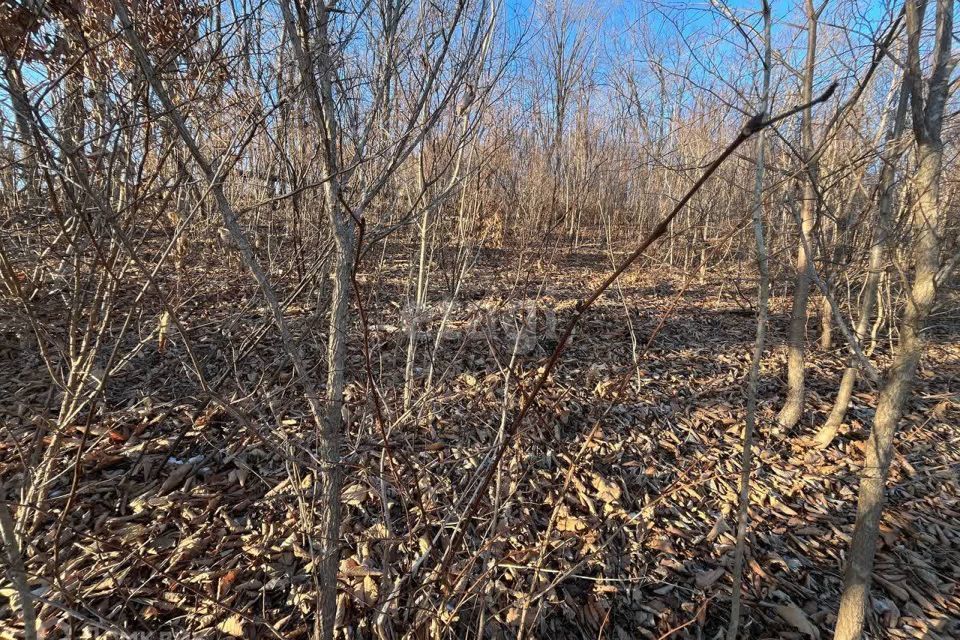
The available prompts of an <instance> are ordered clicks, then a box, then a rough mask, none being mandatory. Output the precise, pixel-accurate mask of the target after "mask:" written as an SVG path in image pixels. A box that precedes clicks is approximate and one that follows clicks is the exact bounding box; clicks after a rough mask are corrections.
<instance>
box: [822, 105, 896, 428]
mask: <svg viewBox="0 0 960 640" xmlns="http://www.w3.org/2000/svg"><path fill="white" fill-rule="evenodd" d="M909 98H910V92H909V90H908V89H907V88H906V87H905V86H901V88H900V96H899V98H898V100H897V110H896V115H895V116H894V122H893V126H892V127H891V128H890V130H889V131H888V132H887V156H886V158H884V165H883V168H882V169H881V176H880V202H879V203H878V205H877V222H876V225H875V226H874V228H873V234H872V238H871V241H870V258H869V260H868V264H867V279H866V282H864V285H863V299H862V300H861V301H860V315H859V317H858V318H857V328H856V335H857V340H859V341H860V343H861V345H862V344H863V341H864V340H865V339H866V337H867V334H868V331H869V329H870V322H871V320H872V319H873V311H874V308H875V307H876V304H877V291H878V289H879V285H880V276H881V275H882V272H883V261H884V258H885V257H886V251H887V241H888V240H887V234H888V232H889V229H890V225H891V221H892V218H893V203H894V198H893V194H894V180H895V178H896V173H897V172H896V165H897V161H898V160H899V158H900V154H901V152H902V145H900V144H899V142H898V141H899V140H900V136H901V135H902V134H903V128H904V123H905V121H906V113H907V105H908V103H909ZM857 377H858V376H857V367H856V364H855V361H854V359H853V358H851V359H850V362H849V364H848V365H847V368H846V370H845V371H844V372H843V379H842V380H841V381H840V388H839V390H838V391H837V398H836V400H835V401H834V403H833V408H832V409H831V411H830V416H829V417H828V418H827V421H826V423H825V424H824V425H823V427H821V428H820V431H819V432H818V433H817V435H816V437H815V438H814V443H815V444H816V445H817V446H819V447H828V446H830V443H831V442H833V439H834V438H835V437H836V435H837V430H838V429H839V428H840V425H841V424H843V420H844V418H846V415H847V409H848V408H849V407H850V399H851V398H852V397H853V389H854V387H855V386H856V384H857Z"/></svg>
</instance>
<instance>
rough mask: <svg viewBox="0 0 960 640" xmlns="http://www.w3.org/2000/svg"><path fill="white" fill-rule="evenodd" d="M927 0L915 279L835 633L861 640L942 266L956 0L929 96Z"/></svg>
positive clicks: (910, 38) (883, 399) (911, 66)
mask: <svg viewBox="0 0 960 640" xmlns="http://www.w3.org/2000/svg"><path fill="white" fill-rule="evenodd" d="M924 7H925V0H921V2H919V3H916V2H914V0H907V4H906V18H907V49H908V51H907V70H906V78H907V81H908V84H909V88H910V104H911V108H912V113H913V132H914V137H915V138H916V140H917V159H918V168H917V172H916V175H915V178H914V189H915V193H916V205H915V207H914V211H913V220H912V231H913V247H914V248H913V262H914V277H913V285H912V286H911V288H910V292H909V293H908V295H907V299H906V309H905V311H904V316H903V321H902V323H901V326H900V343H899V345H898V348H897V354H896V356H895V357H894V361H893V364H892V365H891V366H890V370H889V371H888V373H887V377H886V380H885V382H884V385H883V388H882V390H881V392H880V399H879V401H878V403H877V413H876V417H875V418H874V423H873V429H872V430H871V432H870V437H869V439H868V440H867V450H866V456H865V460H864V467H863V471H862V472H861V479H860V495H859V498H858V502H857V519H856V523H855V525H854V530H853V539H852V540H851V542H850V554H849V557H848V559H847V570H846V575H845V578H844V589H843V594H842V596H841V598H840V610H839V613H838V615H837V626H836V629H835V631H834V639H835V640H856V639H858V638H860V636H861V634H862V633H863V627H864V620H865V618H866V612H867V608H868V606H869V602H870V579H871V577H872V573H873V560H874V554H875V552H876V544H877V536H878V534H879V529H880V516H881V513H882V511H883V502H884V497H885V495H884V494H885V484H886V480H887V474H888V473H889V470H890V461H891V459H892V457H893V438H894V435H895V434H896V430H897V424H898V423H899V421H900V417H901V415H902V414H903V406H904V403H905V401H906V398H907V395H908V393H909V392H910V388H911V385H912V384H913V380H914V377H915V374H916V370H917V364H918V363H919V361H920V356H921V355H922V353H923V349H924V337H923V334H922V332H923V329H924V325H925V323H926V320H927V317H928V316H929V315H930V311H931V309H932V308H933V305H934V302H935V301H936V293H937V274H938V272H939V271H940V232H941V229H940V228H941V226H942V225H941V211H940V207H939V195H940V176H941V168H942V164H943V142H942V141H941V138H940V132H941V130H942V128H943V112H944V106H945V105H946V102H947V97H948V95H949V91H950V75H951V72H952V70H953V66H954V64H955V63H952V62H951V60H950V49H951V44H952V39H953V0H937V16H936V36H935V39H936V41H935V43H934V47H933V54H932V58H933V64H932V65H931V72H930V78H929V81H928V85H929V93H928V95H927V97H926V99H924V95H923V81H922V75H921V65H920V36H921V30H922V25H923V13H924Z"/></svg>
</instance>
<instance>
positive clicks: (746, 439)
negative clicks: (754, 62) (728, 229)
mask: <svg viewBox="0 0 960 640" xmlns="http://www.w3.org/2000/svg"><path fill="white" fill-rule="evenodd" d="M762 1H763V37H764V45H765V46H764V54H763V94H762V98H761V103H760V112H761V113H766V112H767V111H768V110H769V108H770V65H771V56H772V42H771V37H770V31H771V25H770V22H771V20H770V5H769V3H768V2H767V0H762ZM765 142H766V132H765V131H761V132H760V133H759V134H758V135H757V171H756V177H755V182H754V191H753V198H754V200H753V236H754V242H755V244H756V251H757V272H758V274H759V276H760V285H759V292H758V300H757V335H756V339H755V341H754V345H753V356H752V358H751V360H750V377H749V380H748V382H747V417H746V429H745V430H744V432H743V454H742V456H741V459H740V504H739V509H738V513H737V542H736V546H735V548H734V553H733V592H732V594H731V599H730V624H729V625H728V627H727V640H736V638H737V633H738V631H739V628H740V592H741V589H742V584H743V556H744V548H745V546H746V538H747V528H748V526H749V524H750V470H751V467H752V466H753V434H754V431H755V430H756V421H757V384H758V380H759V378H760V361H761V360H762V359H763V346H764V342H765V341H766V337H767V306H768V305H767V302H768V300H769V298H770V269H769V266H768V262H767V247H766V242H765V234H764V231H763V174H764V160H765V159H764V144H765Z"/></svg>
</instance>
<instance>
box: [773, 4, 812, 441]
mask: <svg viewBox="0 0 960 640" xmlns="http://www.w3.org/2000/svg"><path fill="white" fill-rule="evenodd" d="M821 9H822V6H821ZM806 11H807V64H806V72H805V74H804V79H803V90H802V92H801V98H800V101H801V102H803V103H809V102H810V100H811V98H812V96H813V73H814V70H815V68H816V56H817V22H818V20H819V15H820V12H819V10H816V9H814V6H813V0H807V2H806ZM800 126H801V133H800V137H801V151H802V153H803V157H804V162H806V163H807V167H806V169H807V170H806V176H805V179H804V182H803V208H802V210H801V220H802V223H801V225H800V233H801V235H802V236H803V237H802V238H801V239H800V246H799V247H798V249H797V267H796V269H797V280H796V285H795V287H794V290H793V308H792V311H791V313H790V330H789V335H788V338H787V398H786V401H785V402H784V404H783V407H782V408H781V409H780V414H779V415H778V416H777V420H778V421H779V423H780V425H781V426H783V427H785V428H788V429H789V428H790V427H793V426H794V425H796V424H797V423H798V422H799V421H800V417H801V416H802V415H803V402H804V391H805V381H804V370H803V368H804V350H805V343H806V334H807V303H808V301H809V298H810V284H811V282H810V270H809V268H808V265H809V263H810V262H811V261H812V260H813V259H814V256H813V255H812V253H813V252H814V247H815V244H814V242H813V239H812V235H813V229H814V227H815V226H816V222H817V190H816V186H815V184H814V180H816V174H817V163H816V161H815V160H813V159H812V158H811V155H812V151H813V108H812V107H809V108H807V109H805V110H804V112H803V122H802V123H801V125H800ZM807 247H809V248H810V253H811V255H808V254H807V250H806V249H807Z"/></svg>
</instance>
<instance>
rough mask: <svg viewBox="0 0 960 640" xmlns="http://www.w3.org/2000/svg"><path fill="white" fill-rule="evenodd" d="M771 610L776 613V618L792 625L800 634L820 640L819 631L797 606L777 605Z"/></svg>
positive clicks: (791, 604) (790, 604)
mask: <svg viewBox="0 0 960 640" xmlns="http://www.w3.org/2000/svg"><path fill="white" fill-rule="evenodd" d="M773 609H774V611H776V612H777V615H778V616H780V617H781V618H783V619H784V620H786V621H787V622H789V623H790V624H791V625H793V628H794V629H796V630H797V631H799V632H800V633H803V634H806V635H807V636H809V637H811V638H814V639H815V640H820V630H819V629H817V628H816V627H815V626H814V624H813V623H812V622H810V618H808V617H807V614H805V613H804V612H803V609H801V608H800V607H798V606H797V605H795V604H793V603H792V602H791V603H789V604H778V605H775V606H774V607H773Z"/></svg>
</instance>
